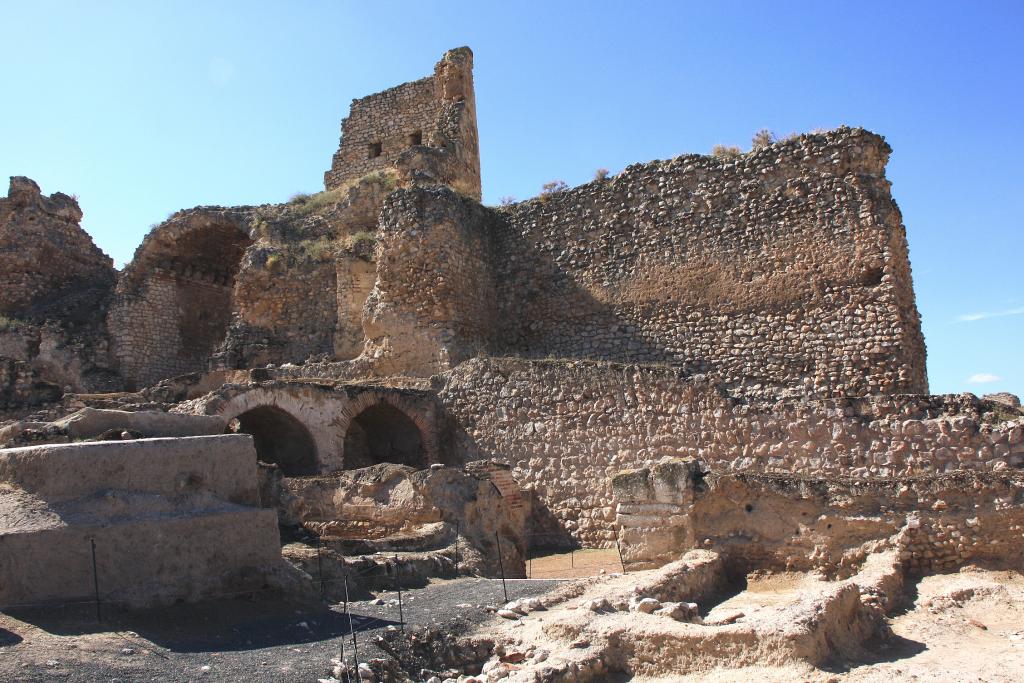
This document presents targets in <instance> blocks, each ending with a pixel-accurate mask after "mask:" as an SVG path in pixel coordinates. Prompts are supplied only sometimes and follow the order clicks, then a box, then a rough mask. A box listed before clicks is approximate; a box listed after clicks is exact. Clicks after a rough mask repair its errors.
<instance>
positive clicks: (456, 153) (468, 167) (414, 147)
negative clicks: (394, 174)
mask: <svg viewBox="0 0 1024 683" xmlns="http://www.w3.org/2000/svg"><path fill="white" fill-rule="evenodd" d="M396 164H397V165H399V167H400V168H401V169H402V170H403V175H404V176H406V177H407V178H409V179H410V180H412V179H415V180H416V181H427V182H430V181H433V182H435V183H439V184H447V185H451V186H452V187H456V188H457V189H459V190H460V191H461V192H464V193H466V194H467V195H469V196H472V197H474V198H476V199H479V198H480V158H479V151H478V143H477V131H476V104H475V96H474V92H473V53H472V52H471V51H470V50H469V48H458V49H455V50H450V51H449V52H447V53H445V55H444V56H443V57H442V58H441V61H439V62H438V63H437V65H436V66H435V67H434V75H433V76H428V77H426V78H421V79H420V80H418V81H412V82H411V83H404V84H402V85H399V86H396V87H394V88H389V89H387V90H385V91H383V92H379V93H376V94H374V95H369V96H368V97H363V98H361V99H357V100H352V106H351V109H350V111H349V115H348V117H346V118H345V119H344V120H343V121H342V122H341V141H340V144H339V147H338V151H337V152H335V154H334V157H333V159H332V162H331V170H329V171H327V172H326V173H325V174H324V186H325V187H326V188H327V189H328V190H332V189H334V188H337V187H341V186H343V185H344V184H346V183H347V182H351V181H352V180H355V179H357V178H359V177H361V176H364V175H366V174H367V173H371V172H373V171H381V170H386V169H393V168H395V167H396Z"/></svg>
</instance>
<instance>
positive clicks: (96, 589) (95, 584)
mask: <svg viewBox="0 0 1024 683" xmlns="http://www.w3.org/2000/svg"><path fill="white" fill-rule="evenodd" d="M89 545H90V546H91V547H92V589H93V593H94V594H95V595H96V621H97V622H101V621H103V618H102V617H101V616H100V577H99V573H98V572H97V571H96V539H95V538H90V539H89Z"/></svg>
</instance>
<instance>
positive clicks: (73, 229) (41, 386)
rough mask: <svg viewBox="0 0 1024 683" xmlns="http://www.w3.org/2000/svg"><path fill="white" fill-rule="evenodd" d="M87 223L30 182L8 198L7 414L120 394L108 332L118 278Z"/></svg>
mask: <svg viewBox="0 0 1024 683" xmlns="http://www.w3.org/2000/svg"><path fill="white" fill-rule="evenodd" d="M81 219H82V210H81V208H79V206H78V201H77V200H76V199H75V198H74V197H70V196H68V195H66V194H63V193H61V192H56V193H54V194H52V195H50V196H49V197H46V196H44V195H43V194H42V192H41V191H40V189H39V186H38V185H37V184H36V183H35V182H33V181H32V180H30V179H29V178H24V177H20V176H16V177H12V178H11V183H10V190H9V192H8V196H7V197H6V198H4V197H0V411H2V410H4V409H8V408H10V409H23V408H26V407H31V406H35V405H38V404H41V403H46V402H49V401H53V400H56V399H58V398H60V396H61V394H62V393H63V392H64V391H65V390H67V389H71V390H74V391H110V390H112V389H116V388H118V387H119V384H120V382H119V378H118V377H117V376H116V373H115V372H114V371H113V369H112V367H111V365H112V363H111V361H110V358H109V355H108V347H107V337H106V329H105V328H104V313H105V310H106V307H107V304H108V302H109V299H110V295H111V292H112V289H113V286H114V281H115V279H116V271H115V270H114V264H113V261H112V260H111V258H110V257H109V256H107V255H106V254H104V253H103V252H102V251H101V250H100V249H99V248H98V247H97V246H96V245H95V244H94V243H93V241H92V239H91V238H90V237H89V235H88V234H87V233H86V232H85V231H84V230H82V228H81V227H80V225H79V222H80V221H81Z"/></svg>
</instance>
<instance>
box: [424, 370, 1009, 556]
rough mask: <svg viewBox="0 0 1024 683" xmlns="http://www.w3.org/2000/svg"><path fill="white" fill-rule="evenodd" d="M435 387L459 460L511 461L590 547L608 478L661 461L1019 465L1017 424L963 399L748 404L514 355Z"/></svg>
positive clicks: (743, 468)
mask: <svg viewBox="0 0 1024 683" xmlns="http://www.w3.org/2000/svg"><path fill="white" fill-rule="evenodd" d="M438 386H439V392H438V395H439V398H440V400H441V402H442V403H443V405H444V406H445V408H446V409H447V410H448V411H449V412H450V413H451V415H452V417H453V419H454V421H455V423H456V424H458V427H459V435H460V436H459V442H458V448H459V449H462V450H464V451H465V452H466V454H467V456H466V457H467V458H470V459H471V458H475V457H480V458H498V459H502V460H504V461H506V462H508V463H510V464H512V465H513V466H514V472H515V475H516V477H517V478H518V479H519V480H520V481H521V482H522V483H523V484H524V486H528V487H532V488H534V489H535V490H536V493H537V496H538V497H539V499H540V500H541V501H542V502H543V503H545V504H546V505H547V506H548V508H549V509H550V510H551V512H552V513H554V515H555V516H556V517H557V518H558V519H559V520H561V522H562V523H563V524H564V525H565V527H566V528H567V529H568V530H569V531H570V532H571V533H572V534H573V535H574V536H575V537H576V538H578V539H579V540H581V541H583V542H584V543H587V544H595V545H597V544H606V543H610V542H611V541H612V540H613V539H614V532H613V528H614V521H615V516H614V509H613V506H612V504H611V492H610V489H609V487H608V481H609V480H610V478H611V477H612V476H613V475H614V474H615V473H616V472H618V471H620V470H622V469H629V468H634V467H639V466H641V465H643V464H644V463H649V462H652V461H655V460H657V459H660V458H662V457H665V456H670V457H693V458H699V459H700V460H702V461H704V462H707V463H708V464H709V465H710V466H711V467H716V468H720V469H722V470H723V471H731V472H756V473H790V474H799V475H805V476H814V477H823V476H851V477H855V478H858V479H870V478H877V477H895V476H915V475H921V474H932V473H941V472H947V471H952V470H955V469H965V470H975V471H1000V470H1003V469H1006V468H1019V467H1021V466H1022V465H1024V416H1022V414H1021V413H1019V412H1016V411H1014V410H1012V409H1010V408H1008V407H1004V408H999V407H998V405H1001V404H998V405H997V404H995V403H993V402H991V401H980V400H979V399H977V398H976V397H974V396H973V395H970V394H963V395H958V396H873V397H864V398H841V399H819V400H811V399H775V400H770V399H762V400H754V399H749V398H746V399H745V398H737V397H735V396H730V395H728V394H727V393H726V392H725V391H724V390H723V389H722V387H721V386H720V385H718V384H717V383H716V382H714V381H713V380H712V379H711V378H709V377H706V376H693V377H691V376H687V375H686V374H685V372H683V371H682V370H679V369H673V368H668V367H657V366H634V365H620V364H614V363H598V362H591V361H526V360H515V359H500V360H499V359H473V360H470V361H468V362H467V363H464V364H463V365H460V366H459V367H457V368H455V369H454V370H453V371H451V372H450V373H447V374H446V375H445V376H444V378H443V382H439V384H438Z"/></svg>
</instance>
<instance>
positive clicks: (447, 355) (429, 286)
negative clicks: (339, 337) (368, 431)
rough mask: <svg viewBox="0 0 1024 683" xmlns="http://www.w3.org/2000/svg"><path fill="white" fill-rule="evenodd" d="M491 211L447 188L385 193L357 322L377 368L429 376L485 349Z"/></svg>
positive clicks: (491, 317) (491, 325)
mask: <svg viewBox="0 0 1024 683" xmlns="http://www.w3.org/2000/svg"><path fill="white" fill-rule="evenodd" d="M490 220H491V216H490V213H489V212H488V211H487V210H486V209H484V208H483V207H481V206H480V205H479V204H477V203H475V202H472V201H470V200H467V199H465V198H464V197H462V196H460V195H459V194H457V193H455V192H453V191H452V190H449V189H447V188H430V189H427V188H409V189H403V190H398V191H396V192H394V193H393V194H391V195H390V196H389V197H388V199H387V201H386V202H385V204H384V210H383V212H382V213H381V221H380V226H381V228H380V233H379V237H380V243H379V245H378V252H377V253H378V257H377V281H376V285H375V287H374V289H373V292H372V293H371V294H370V298H369V302H368V304H367V309H366V312H365V318H364V321H363V327H364V330H365V333H366V338H367V340H368V341H367V348H366V354H367V356H368V357H371V358H372V359H373V361H374V367H375V371H376V372H377V373H379V374H412V375H417V376H428V375H431V374H433V373H436V372H441V371H444V370H447V369H449V368H451V367H453V366H455V365H457V364H458V363H460V362H462V361H463V360H465V359H466V358H469V357H472V356H475V355H477V354H478V353H481V352H485V351H486V350H487V349H488V348H489V347H490V346H491V336H492V335H493V334H494V331H495V329H496V327H497V325H498V322H497V319H496V316H495V314H496V308H495V306H494V291H495V284H494V280H493V277H492V274H491V273H492V265H491V263H490V258H489V257H490V253H489V252H490V240H489V233H488V226H489V222H490Z"/></svg>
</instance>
